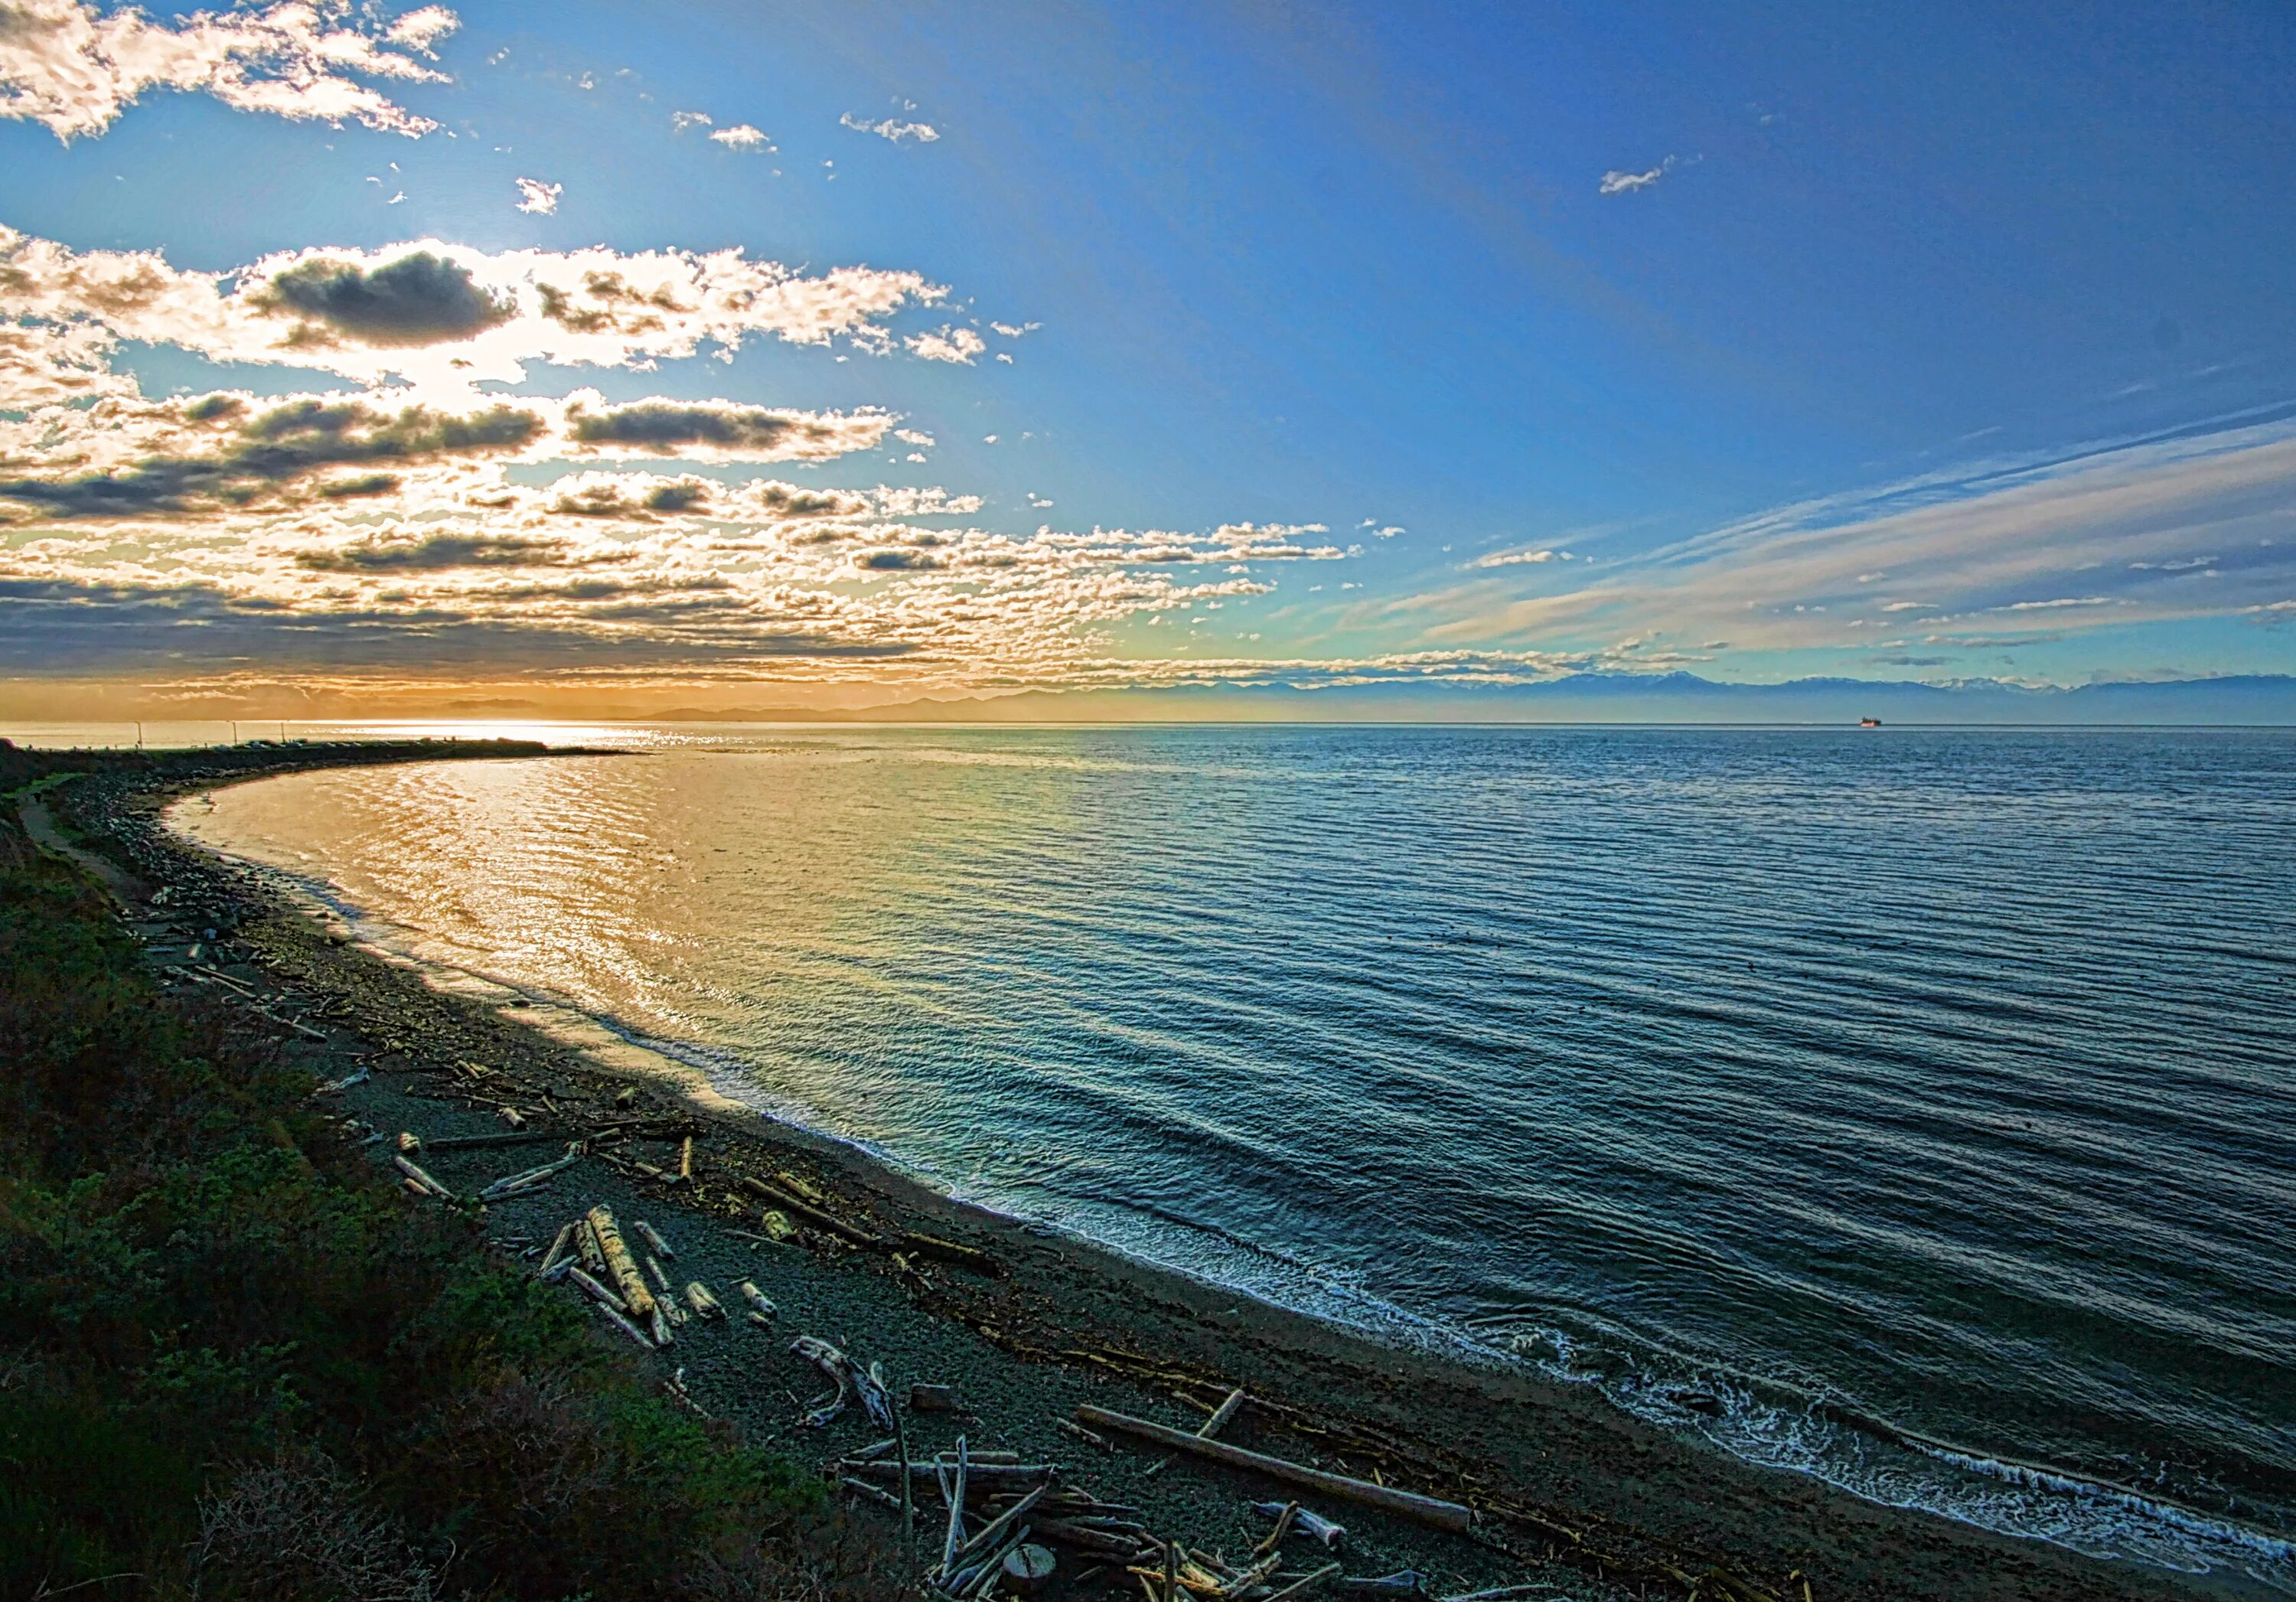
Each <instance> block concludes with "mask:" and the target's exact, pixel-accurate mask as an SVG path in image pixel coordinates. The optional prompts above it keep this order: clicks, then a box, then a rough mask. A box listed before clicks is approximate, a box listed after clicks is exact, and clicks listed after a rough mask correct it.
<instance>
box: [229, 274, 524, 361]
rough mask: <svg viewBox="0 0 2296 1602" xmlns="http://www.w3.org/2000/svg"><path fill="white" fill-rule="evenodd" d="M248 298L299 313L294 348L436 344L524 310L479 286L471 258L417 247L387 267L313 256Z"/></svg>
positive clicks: (290, 337) (268, 308) (288, 336)
mask: <svg viewBox="0 0 2296 1602" xmlns="http://www.w3.org/2000/svg"><path fill="white" fill-rule="evenodd" d="M248 303H249V305H250V306H251V307H253V308H255V309H256V310H257V311H258V313H260V314H276V315H278V316H283V317H285V318H289V319H291V320H292V321H293V326H292V327H291V328H289V329H288V330H287V332H286V333H285V334H284V335H283V338H284V339H285V341H286V342H287V343H288V344H289V345H290V346H324V345H330V344H332V343H334V342H335V341H336V339H337V337H338V336H342V337H348V338H349V339H351V340H354V341H357V342H358V343H360V344H363V345H383V346H401V345H435V344H439V343H440V342H442V341H449V340H467V339H471V338H474V337H475V336H477V335H478V334H480V333H485V332H486V331H487V330H488V329H489V328H493V327H496V326H497V325H500V324H504V323H507V322H509V321H510V320H511V319H512V317H514V316H517V315H518V304H517V302H516V301H515V300H509V299H497V298H496V296H495V295H494V294H492V293H490V292H488V291H487V290H484V289H482V288H480V286H479V283H478V282H477V280H476V279H475V278H473V277H472V275H471V268H470V266H469V265H468V264H467V263H465V262H461V261H448V260H446V259H443V258H441V257H439V255H437V254H436V253H434V252H432V251H414V252H413V253H412V254H410V255H406V256H401V257H398V258H397V259H393V260H390V261H388V262H385V263H383V264H382V265H381V266H379V267H372V268H370V267H366V266H365V265H363V264H362V263H360V262H358V261H357V260H342V259H328V258H326V257H320V256H315V257H308V258H306V259H303V260H301V261H298V262H297V263H296V264H295V265H294V266H292V267H286V268H284V269H283V270H281V271H279V272H276V273H274V274H272V275H269V276H268V277H267V278H266V279H264V281H263V282H262V283H261V284H260V286H259V287H258V288H257V289H256V290H255V291H254V292H253V293H252V294H251V295H250V297H249V299H248Z"/></svg>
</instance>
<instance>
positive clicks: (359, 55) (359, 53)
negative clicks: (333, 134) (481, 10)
mask: <svg viewBox="0 0 2296 1602" xmlns="http://www.w3.org/2000/svg"><path fill="white" fill-rule="evenodd" d="M457 26H458V22H457V19H456V18H455V13H454V12H450V11H448V10H447V8H445V7H444V6H440V5H426V6H423V7H422V8H421V9H419V10H416V11H411V12H406V13H405V14H404V15H402V16H400V17H399V18H398V20H397V21H394V22H392V23H390V24H389V25H388V26H378V25H377V24H375V23H374V22H373V21H371V20H370V18H369V16H368V15H367V14H365V13H363V12H354V11H352V10H351V9H350V8H349V7H348V5H344V4H324V3H321V4H311V3H308V0H289V3H287V4H276V5H273V6H270V7H268V8H266V9H261V10H248V11H240V12H228V13H223V14H218V13H216V12H193V13H191V14H190V15H188V16H184V17H181V18H178V19H176V21H173V22H172V23H170V22H163V21H152V19H151V18H149V17H147V16H146V15H145V14H144V13H143V12H140V11H137V10H135V9H133V8H127V9H121V10H115V11H112V12H100V11H99V10H98V9H97V8H96V6H95V5H94V4H93V3H92V0H9V3H8V4H6V5H5V6H4V7H0V116H4V117H12V118H17V119H29V120H30V121H34V122H37V123H39V124H41V125H42V126H43V127H46V128H47V129H48V130H49V131H50V132H51V133H53V134H54V135H55V136H56V137H58V138H59V139H62V140H66V141H70V140H71V139H73V138H76V137H79V136H97V135H101V134H102V133H103V132H104V131H105V130H106V129H108V128H110V127H111V124H112V123H113V122H114V121H115V120H117V119H118V118H119V114H120V113H121V112H122V111H125V110H126V109H127V107H128V106H129V105H131V104H133V103H135V100H136V99H137V98H138V97H139V96H140V95H142V94H143V92H144V91H145V90H147V89H154V88H159V89H175V90H179V91H183V92H185V93H191V94H211V95H213V96H215V98H216V99H217V100H220V101H221V102H223V103H224V104H225V105H227V106H230V107H232V108H233V109H234V110H235V111H255V112H261V113H264V114H266V115H269V116H275V117H285V118H291V119H303V120H316V121H323V122H332V123H342V122H357V123H361V124H364V125H365V127H371V128H375V129H378V130H381V131H382V132H385V133H394V134H406V135H409V136H419V135H422V134H426V133H429V132H430V131H431V130H432V129H433V128H435V127H438V124H437V123H435V122H433V121H431V120H430V119H428V118H426V117H421V116H418V115H416V114H415V113H414V112H412V111H407V110H406V108H405V107H403V106H401V105H399V104H398V103H397V102H396V101H394V100H392V99H391V98H390V97H389V95H387V94H384V93H383V92H382V91H381V90H380V89H377V88H375V87H374V86H373V85H371V84H368V83H363V82H361V81H359V80H360V79H362V78H391V79H397V80H398V81H400V82H403V83H443V82H445V81H447V80H446V77H445V75H444V74H443V73H440V72H439V71H437V70H434V69H432V68H430V67H429V66H426V65H425V64H424V60H425V59H428V58H429V57H430V47H431V46H432V45H435V44H436V43H437V42H438V41H439V39H440V38H441V37H444V36H446V35H447V34H448V33H451V32H452V31H454V29H455V28H456V27H457ZM418 58H423V59H418Z"/></svg>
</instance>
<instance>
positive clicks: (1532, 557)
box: [1380, 529, 1577, 568]
mask: <svg viewBox="0 0 2296 1602" xmlns="http://www.w3.org/2000/svg"><path fill="white" fill-rule="evenodd" d="M1402 532H1403V530H1400V529H1382V530H1380V537H1381V538H1382V539H1383V538H1386V537H1387V536H1388V535H1390V534H1400V533H1402ZM1575 560H1577V559H1576V558H1575V557H1573V556H1572V555H1570V552H1568V551H1548V550H1538V551H1493V552H1492V553H1491V554H1490V555H1488V556H1478V557H1476V558H1475V559H1474V560H1473V561H1472V562H1470V563H1467V565H1468V566H1469V567H1471V568H1479V567H1483V568H1488V567H1523V566H1526V565H1535V564H1538V563H1548V562H1571V561H1575Z"/></svg>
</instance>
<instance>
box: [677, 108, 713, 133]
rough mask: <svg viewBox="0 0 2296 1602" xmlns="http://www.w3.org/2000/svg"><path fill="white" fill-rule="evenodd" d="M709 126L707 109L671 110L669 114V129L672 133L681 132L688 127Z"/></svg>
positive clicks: (709, 120)
mask: <svg viewBox="0 0 2296 1602" xmlns="http://www.w3.org/2000/svg"><path fill="white" fill-rule="evenodd" d="M710 126H711V119H710V116H709V112H707V111H672V112H671V113H670V114H669V131H670V132H671V133H673V134H682V133H684V132H685V130H686V129H688V128H706V127H710Z"/></svg>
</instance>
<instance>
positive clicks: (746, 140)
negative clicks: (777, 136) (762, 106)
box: [709, 122, 774, 151]
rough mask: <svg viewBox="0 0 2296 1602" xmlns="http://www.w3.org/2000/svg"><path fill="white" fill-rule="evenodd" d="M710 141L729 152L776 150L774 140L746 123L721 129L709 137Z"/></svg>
mask: <svg viewBox="0 0 2296 1602" xmlns="http://www.w3.org/2000/svg"><path fill="white" fill-rule="evenodd" d="M709 139H710V142H711V143H712V144H722V145H724V146H725V147H726V149H727V150H743V151H759V150H762V151H769V150H771V149H773V148H774V142H773V141H772V140H770V139H768V138H767V137H766V136H765V135H764V134H763V133H762V132H760V131H759V130H758V129H757V128H753V127H750V125H749V124H748V123H746V122H737V123H735V124H734V126H733V127H727V128H719V129H718V130H717V132H716V133H714V134H712V135H710V136H709Z"/></svg>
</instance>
